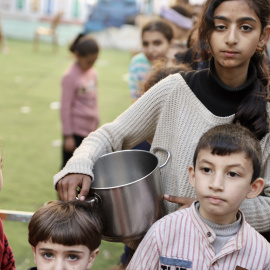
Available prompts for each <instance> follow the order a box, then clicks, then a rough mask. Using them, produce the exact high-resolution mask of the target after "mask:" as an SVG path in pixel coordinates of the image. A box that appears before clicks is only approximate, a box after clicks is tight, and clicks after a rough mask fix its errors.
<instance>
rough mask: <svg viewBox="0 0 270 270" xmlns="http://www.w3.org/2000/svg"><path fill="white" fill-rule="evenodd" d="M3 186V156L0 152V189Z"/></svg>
mask: <svg viewBox="0 0 270 270" xmlns="http://www.w3.org/2000/svg"><path fill="white" fill-rule="evenodd" d="M2 186H3V175H2V156H1V154H0V190H1V189H2Z"/></svg>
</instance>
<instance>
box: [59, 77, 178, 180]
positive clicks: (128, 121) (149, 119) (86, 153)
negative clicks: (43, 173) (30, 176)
mask: <svg viewBox="0 0 270 270" xmlns="http://www.w3.org/2000/svg"><path fill="white" fill-rule="evenodd" d="M177 83H179V75H178V76H175V75H171V76H169V77H167V78H165V79H164V80H162V81H161V82H159V83H158V84H156V85H155V86H153V87H152V89H150V90H149V91H147V92H146V93H145V94H144V95H143V96H142V97H141V98H139V99H138V100H137V101H136V102H135V103H134V104H133V105H131V106H130V107H129V108H128V109H127V110H126V111H125V112H123V113H122V114H121V115H120V116H119V117H117V118H116V119H115V120H114V121H113V122H112V123H108V124H105V125H103V126H102V127H100V128H99V129H97V130H96V131H95V132H92V133H90V135H89V136H88V137H87V138H86V139H85V140H84V141H83V143H82V144H81V146H80V147H79V148H78V149H77V150H76V151H75V152H74V155H73V157H72V158H71V159H70V160H69V162H68V163H67V165H66V167H65V168H64V169H63V170H62V171H60V172H59V173H58V174H56V175H55V176H54V185H56V184H57V182H58V181H59V180H60V179H61V178H62V177H64V176H65V175H67V174H69V173H82V174H86V175H90V176H91V177H93V172H92V169H93V164H94V163H95V161H96V160H97V159H98V158H99V157H100V156H101V155H103V154H105V153H109V152H112V151H119V150H121V149H123V150H124V149H131V148H132V147H133V146H135V145H137V144H138V143H140V142H142V141H144V140H148V141H152V139H153V137H154V133H155V129H156V125H157V122H158V119H159V115H160V113H161V112H162V109H163V105H164V103H165V101H166V99H167V97H168V96H169V95H170V93H171V92H172V91H173V89H175V87H176V86H177Z"/></svg>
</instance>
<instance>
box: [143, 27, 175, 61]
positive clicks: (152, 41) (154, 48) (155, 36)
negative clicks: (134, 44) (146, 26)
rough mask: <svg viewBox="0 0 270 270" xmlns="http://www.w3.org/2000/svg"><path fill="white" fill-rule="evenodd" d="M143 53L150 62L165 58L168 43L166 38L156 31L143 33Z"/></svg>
mask: <svg viewBox="0 0 270 270" xmlns="http://www.w3.org/2000/svg"><path fill="white" fill-rule="evenodd" d="M142 46H143V52H144V54H145V56H146V57H147V59H148V60H149V61H150V62H153V61H154V60H157V59H158V58H160V57H166V54H167V52H168V50H169V47H170V43H169V41H168V40H167V38H166V37H165V36H164V35H163V34H162V33H161V32H158V31H145V32H144V33H143V35H142Z"/></svg>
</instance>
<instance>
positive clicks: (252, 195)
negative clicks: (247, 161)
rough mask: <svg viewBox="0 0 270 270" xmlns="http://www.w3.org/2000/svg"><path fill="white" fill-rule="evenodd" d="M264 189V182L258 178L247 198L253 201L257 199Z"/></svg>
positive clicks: (251, 186)
mask: <svg viewBox="0 0 270 270" xmlns="http://www.w3.org/2000/svg"><path fill="white" fill-rule="evenodd" d="M263 187H264V181H263V179H262V178H260V177H259V178H257V179H256V180H255V181H253V182H252V183H251V185H250V189H249V192H248V194H247V196H246V198H247V199H252V198H255V197H257V196H258V195H259V194H260V193H261V192H262V190H263Z"/></svg>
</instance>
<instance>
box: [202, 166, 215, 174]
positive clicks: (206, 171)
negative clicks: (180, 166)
mask: <svg viewBox="0 0 270 270" xmlns="http://www.w3.org/2000/svg"><path fill="white" fill-rule="evenodd" d="M201 171H202V172H204V173H211V172H212V170H211V169H210V168H208V167H202V168H201Z"/></svg>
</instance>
